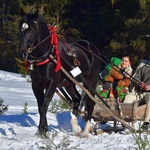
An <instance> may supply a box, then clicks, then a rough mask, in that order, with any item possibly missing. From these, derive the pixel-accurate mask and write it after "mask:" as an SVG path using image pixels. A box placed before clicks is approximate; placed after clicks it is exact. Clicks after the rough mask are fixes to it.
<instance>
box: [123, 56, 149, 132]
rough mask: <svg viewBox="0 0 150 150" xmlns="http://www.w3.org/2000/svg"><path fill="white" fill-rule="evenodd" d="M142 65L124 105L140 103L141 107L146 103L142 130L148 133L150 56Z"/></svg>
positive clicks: (132, 82) (133, 79) (132, 79)
mask: <svg viewBox="0 0 150 150" xmlns="http://www.w3.org/2000/svg"><path fill="white" fill-rule="evenodd" d="M148 58H149V60H148V59H145V61H144V63H142V64H140V65H139V66H138V68H137V69H136V71H135V73H134V75H133V77H132V78H131V86H132V87H134V88H133V90H132V91H131V92H130V93H128V94H127V95H126V96H125V99H124V103H133V102H134V101H138V104H139V105H142V104H145V103H146V110H145V118H144V123H143V125H142V126H141V129H142V130H144V131H148V128H149V127H150V55H148Z"/></svg>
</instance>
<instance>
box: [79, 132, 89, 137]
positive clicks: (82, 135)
mask: <svg viewBox="0 0 150 150" xmlns="http://www.w3.org/2000/svg"><path fill="white" fill-rule="evenodd" d="M88 137H89V133H88V132H83V133H82V134H80V138H88Z"/></svg>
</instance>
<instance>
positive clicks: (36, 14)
mask: <svg viewBox="0 0 150 150" xmlns="http://www.w3.org/2000/svg"><path fill="white" fill-rule="evenodd" d="M34 14H35V19H37V18H38V16H39V10H38V9H37V10H36V12H35V13H34Z"/></svg>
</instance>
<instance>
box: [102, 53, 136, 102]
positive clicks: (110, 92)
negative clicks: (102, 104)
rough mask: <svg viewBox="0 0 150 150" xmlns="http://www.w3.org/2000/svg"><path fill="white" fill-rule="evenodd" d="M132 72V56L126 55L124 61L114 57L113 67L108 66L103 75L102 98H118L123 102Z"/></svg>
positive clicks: (112, 59)
mask: <svg viewBox="0 0 150 150" xmlns="http://www.w3.org/2000/svg"><path fill="white" fill-rule="evenodd" d="M132 72H133V69H132V67H131V58H130V56H128V55H125V56H123V58H122V60H121V59H119V58H117V57H112V58H111V65H110V64H109V65H107V66H106V68H105V70H104V71H103V72H102V73H101V78H102V79H103V90H102V91H101V93H100V96H101V97H102V98H117V97H118V98H119V101H120V102H123V100H124V97H125V95H126V94H127V92H128V87H129V84H130V77H131V75H132Z"/></svg>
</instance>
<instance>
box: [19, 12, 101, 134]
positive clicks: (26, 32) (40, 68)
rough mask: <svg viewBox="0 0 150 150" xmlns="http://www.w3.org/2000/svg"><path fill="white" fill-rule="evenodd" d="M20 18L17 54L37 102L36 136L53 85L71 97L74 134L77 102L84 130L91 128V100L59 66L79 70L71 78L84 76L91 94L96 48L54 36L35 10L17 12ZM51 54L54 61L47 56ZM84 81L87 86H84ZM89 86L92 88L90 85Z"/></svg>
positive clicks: (44, 124) (97, 62) (43, 121)
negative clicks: (82, 110)
mask: <svg viewBox="0 0 150 150" xmlns="http://www.w3.org/2000/svg"><path fill="white" fill-rule="evenodd" d="M21 16H22V19H21V21H20V27H19V29H20V36H21V37H20V45H19V51H18V53H19V56H20V57H21V58H23V59H25V60H26V61H27V65H28V68H29V70H30V76H31V79H32V89H33V92H34V94H35V97H36V99H37V103H38V111H39V114H40V121H39V127H38V133H39V135H41V136H42V135H44V134H45V133H46V132H47V131H48V124H47V118H46V114H47V110H48V106H49V103H50V101H51V99H52V97H53V95H54V93H55V91H56V88H57V87H58V88H61V87H63V88H65V90H66V91H67V93H68V94H69V95H70V96H71V99H72V104H73V112H72V114H71V115H72V119H71V124H72V128H73V131H74V133H75V134H76V135H80V133H81V128H80V127H79V125H78V122H77V116H78V111H79V106H81V101H82V102H84V103H85V104H86V107H85V108H86V111H87V117H86V125H85V129H84V133H89V132H90V130H91V126H90V120H91V117H92V112H93V109H94V105H95V103H94V102H93V101H92V100H91V99H90V98H89V97H88V96H87V95H86V94H85V93H84V92H82V94H79V92H78V90H77V89H76V85H75V84H74V83H73V82H72V81H71V80H70V79H69V78H67V76H66V75H65V74H64V73H63V72H62V70H61V69H60V66H62V67H63V68H64V69H65V70H66V71H67V72H68V73H69V72H70V71H71V70H72V69H73V68H75V67H79V68H78V69H77V70H81V72H82V73H81V74H80V76H81V77H82V78H80V76H77V77H75V78H76V79H77V81H78V82H82V79H85V81H86V84H85V83H83V85H84V87H86V88H87V89H88V90H89V92H91V94H92V95H94V92H93V89H94V90H95V89H96V86H97V81H98V74H99V72H100V68H101V61H100V60H99V59H98V57H96V56H100V54H99V51H98V49H97V48H96V47H95V46H94V45H93V44H92V43H90V42H88V41H86V40H77V41H74V42H73V43H68V42H64V41H62V40H61V39H57V35H56V31H55V30H56V29H55V27H54V26H49V25H48V24H47V23H46V22H45V21H44V20H43V19H42V18H41V17H40V16H39V15H38V10H37V11H36V12H35V13H29V14H26V13H25V12H24V11H23V10H22V11H21ZM50 55H52V56H54V58H55V59H56V60H57V64H56V63H54V61H53V60H52V59H50V57H49V56H50ZM87 83H88V84H89V85H90V86H88V85H87ZM91 87H92V88H91Z"/></svg>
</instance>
